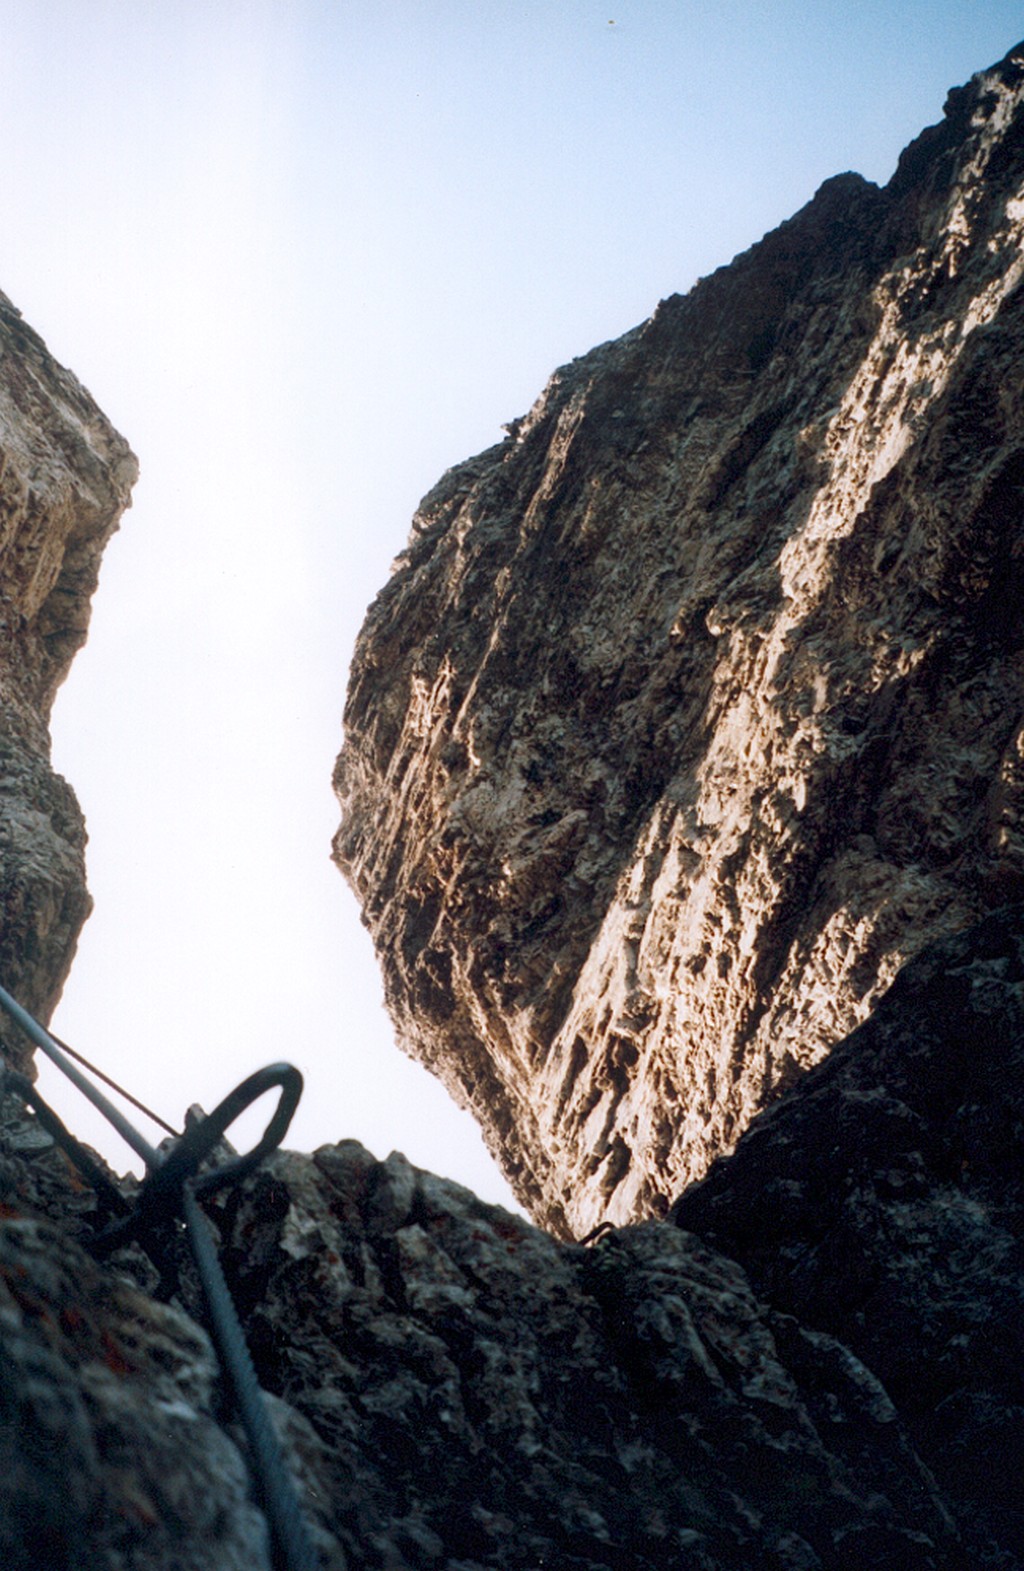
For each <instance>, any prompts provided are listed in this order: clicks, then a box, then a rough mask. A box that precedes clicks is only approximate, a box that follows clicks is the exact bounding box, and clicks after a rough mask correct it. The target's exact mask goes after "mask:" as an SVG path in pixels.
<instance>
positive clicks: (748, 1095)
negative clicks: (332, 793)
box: [336, 49, 1024, 1236]
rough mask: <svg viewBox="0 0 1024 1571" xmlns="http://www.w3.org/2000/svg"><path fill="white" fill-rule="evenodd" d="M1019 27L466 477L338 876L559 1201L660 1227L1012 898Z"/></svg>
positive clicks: (396, 659)
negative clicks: (887, 1005) (695, 1187)
mask: <svg viewBox="0 0 1024 1571" xmlns="http://www.w3.org/2000/svg"><path fill="white" fill-rule="evenodd" d="M1022 98H1024V49H1019V50H1015V51H1013V52H1011V54H1010V55H1009V56H1008V57H1007V59H1006V60H1005V61H1003V62H1002V64H1001V65H999V66H997V67H994V68H993V69H991V70H990V71H987V72H985V73H983V74H981V75H980V76H978V77H976V78H975V79H974V80H973V81H972V82H971V83H970V84H969V85H968V86H967V87H965V88H962V89H960V90H958V91H955V92H953V93H952V94H951V95H950V98H949V101H948V103H947V105H946V112H945V118H944V120H943V122H942V123H941V124H940V125H937V126H934V127H932V128H931V129H930V130H928V131H926V132H924V134H923V135H922V136H921V137H920V138H919V139H918V140H917V141H916V142H915V143H914V144H913V145H912V146H911V147H910V148H909V149H908V150H907V151H906V153H905V154H904V155H903V157H902V159H901V160H900V164H899V168H898V170H897V172H896V174H895V175H894V177H893V179H892V181H891V182H890V183H889V185H888V186H887V187H885V189H884V190H879V189H877V188H876V187H874V186H873V185H870V184H868V183H867V182H865V181H864V180H862V179H860V178H859V177H858V176H856V175H849V174H848V175H842V176H839V177H838V178H837V179H835V180H832V181H829V182H827V183H826V184H825V185H824V186H823V187H822V188H821V190H820V191H819V192H818V194H817V195H816V196H815V198H814V200H813V201H812V202H810V203H809V205H808V206H807V207H806V208H804V209H803V210H802V211H801V212H800V213H798V214H797V216H796V217H795V218H793V219H792V220H791V221H790V222H789V223H787V224H784V225H783V226H782V227H781V228H780V229H778V230H777V231H775V232H774V233H773V234H771V235H769V236H767V238H766V239H764V240H763V241H762V242H761V243H760V244H759V245H756V246H754V247H753V249H752V250H750V251H749V252H747V253H745V254H744V255H743V256H741V257H739V258H737V259H736V260H735V261H734V262H733V263H732V265H731V266H730V267H728V268H724V269H722V270H721V271H720V272H718V273H716V274H715V275H713V276H712V277H710V278H708V279H705V280H703V281H702V282H701V283H700V284H698V285H697V287H696V288H695V289H694V290H692V291H691V293H690V294H689V295H687V296H686V297H685V298H673V299H670V300H668V301H665V302H663V303H662V305H660V306H659V307H658V309H657V311H656V312H655V314H654V315H653V317H652V318H651V319H650V320H649V321H648V322H646V323H645V324H643V326H641V327H639V328H637V329H636V330H635V331H633V332H631V333H628V334H627V335H626V336H625V337H624V338H623V339H620V340H619V341H618V342H616V343H612V344H607V345H604V346H602V347H601V348H599V349H596V350H594V351H593V352H592V353H591V354H589V355H586V356H584V357H583V358H582V359H580V360H578V361H575V362H573V363H572V364H571V365H569V366H567V367H565V368H563V369H562V370H561V371H559V372H558V373H557V374H556V375H555V376H554V377H553V378H552V380H551V382H550V383H549V385H548V387H547V389H546V390H545V392H544V394H543V396H542V397H541V399H540V401H539V402H538V403H537V405H536V406H535V407H534V409H533V410H532V411H531V412H530V414H529V415H528V416H527V417H526V418H525V419H523V420H521V421H517V422H515V423H514V424H513V425H512V427H510V433H509V437H508V439H507V441H505V442H503V443H502V444H500V445H499V446H497V447H495V448H493V449H491V450H490V451H488V452H486V453H484V454H482V455H481V456H480V457H478V458H476V459H474V460H472V461H471V462H469V463H467V464H464V465H462V466H461V467H459V468H457V469H454V470H452V471H451V472H450V473H449V474H447V475H446V476H445V477H444V479H443V480H442V481H441V482H440V484H439V485H438V486H437V488H436V489H435V490H434V491H433V492H431V493H430V495H429V496H428V497H427V498H426V499H425V501H424V502H423V504H422V506H421V509H420V512H419V514H418V516H417V518H416V520H415V523H414V527H413V533H412V538H411V540H410V544H409V547H408V550H407V551H406V552H405V554H404V555H403V556H402V557H400V558H399V561H398V563H397V565H396V572H395V574H394V576H393V577H392V579H391V581H390V583H389V585H388V586H387V587H386V588H385V589H384V590H383V591H382V593H381V594H380V596H379V597H378V599H377V601H376V602H375V603H374V605H373V607H372V608H371V611H370V613H369V615H368V618H367V621H366V624H365V627H364V629H363V632H362V635H361V637H360V640H359V644H358V648H357V652H356V657H355V661H354V665H353V670H352V679H351V685H350V691H349V698H348V704H347V708H346V713H345V727H346V741H345V747H344V751H343V753H342V755H341V758H340V760H339V764H338V770H337V775H336V783H337V789H338V793H339V797H340V800H341V803H342V808H343V822H342V827H341V829H340V831H339V834H338V836H337V840H336V856H337V860H338V861H339V863H340V865H341V867H342V869H343V871H344V872H345V873H346V875H347V876H348V878H349V879H350V881H351V882H352V884H353V886H354V888H355V889H356V891H357V894H358V896H359V898H360V901H361V903H362V906H363V911H364V917H365V920H366V922H367V924H368V925H369V927H370V930H371V932H372V934H373V937H374V941H375V943H376V946H377V950H378V953H379V955H380V958H381V962H382V965H383V969H384V976H385V985H386V993H387V999H388V1004H389V1008H390V1010H391V1013H392V1016H393V1019H394V1021H395V1024H396V1027H397V1030H398V1033H399V1037H400V1040H401V1042H402V1044H403V1045H404V1046H405V1048H406V1049H407V1050H408V1051H409V1052H410V1053H412V1054H414V1055H415V1056H417V1057H419V1058H421V1059H422V1060H423V1061H424V1062H425V1063H426V1064H427V1065H429V1067H430V1068H431V1069H433V1070H434V1071H435V1072H436V1073H437V1074H438V1075H440V1076H441V1078H442V1079H443V1080H444V1082H445V1083H446V1085H447V1086H448V1087H449V1088H450V1090H451V1091H452V1093H453V1095H454V1096H455V1097H456V1099H457V1100H459V1101H460V1102H462V1103H464V1104H466V1105H468V1106H469V1107H470V1108H471V1109H472V1110H473V1112H474V1113H475V1115H476V1117H477V1118H478V1120H479V1121H480V1123H481V1125H482V1126H483V1128H484V1131H485V1135H486V1138H487V1141H488V1144H489V1145H490V1147H491V1149H492V1151H493V1152H494V1153H495V1154H496V1156H497V1157H498V1159H499V1161H500V1162H501V1164H502V1166H503V1167H504V1170H505V1172H506V1173H507V1175H508V1176H509V1178H510V1180H511V1182H512V1183H513V1185H514V1187H515V1189H516V1191H517V1193H518V1195H519V1196H520V1198H521V1199H522V1201H523V1202H524V1204H525V1205H527V1206H528V1207H529V1208H530V1210H531V1213H532V1214H533V1216H534V1217H535V1218H536V1219H537V1220H539V1221H541V1222H543V1223H544V1224H545V1225H547V1226H549V1227H551V1228H553V1229H554V1230H555V1231H557V1232H559V1233H561V1234H563V1235H571V1236H580V1235H581V1234H582V1233H584V1232H585V1231H586V1230H587V1229H589V1228H590V1227H592V1226H593V1225H594V1224H595V1223H596V1222H598V1221H599V1220H601V1219H603V1218H610V1219H611V1220H613V1221H615V1222H625V1221H629V1220H632V1219H636V1218H640V1217H644V1216H649V1215H652V1214H655V1213H656V1211H657V1208H658V1205H659V1203H660V1197H662V1196H672V1195H674V1194H676V1193H678V1192H679V1190H680V1189H682V1188H683V1186H684V1185H685V1184H686V1183H688V1182H690V1181H692V1180H693V1179H695V1178H699V1177H700V1176H701V1175H702V1174H703V1173H704V1172H705V1171H706V1169H707V1167H708V1164H709V1163H710V1162H711V1160H712V1159H713V1158H714V1157H715V1156H716V1155H717V1154H719V1153H720V1152H722V1151H723V1150H726V1149H728V1148H729V1147H730V1146H731V1145H732V1144H733V1143H734V1142H735V1140H736V1139H737V1137H738V1136H739V1134H740V1133H741V1131H742V1130H743V1129H744V1128H745V1127H746V1125H747V1124H748V1123H749V1121H750V1119H751V1118H752V1117H753V1116H754V1115H755V1114H756V1113H757V1111H758V1110H759V1109H761V1108H763V1107H765V1106H766V1105H768V1104H769V1103H770V1102H771V1101H772V1099H773V1098H774V1097H776V1096H777V1095H778V1094H779V1092H780V1091H781V1090H782V1089H783V1088H785V1087H786V1086H787V1085H788V1084H790V1083H791V1082H792V1080H793V1079H794V1077H796V1076H798V1075H799V1074H800V1073H801V1072H803V1071H804V1070H806V1069H807V1068H809V1067H810V1066H811V1065H813V1064H814V1063H816V1062H817V1061H819V1060H820V1059H821V1058H822V1057H823V1055H824V1054H825V1053H826V1052H827V1051H828V1049H829V1048H830V1047H831V1046H832V1044H833V1043H834V1042H836V1041H838V1040H840V1039H841V1038H842V1037H843V1036H844V1035H845V1034H846V1033H847V1032H848V1031H849V1030H850V1029H851V1028H852V1027H853V1026H855V1025H856V1024H857V1023H858V1022H860V1021H861V1020H863V1019H864V1018H865V1016H866V1015H867V1013H868V1011H869V1010H870V1008H871V1005H872V1003H873V1001H874V1000H875V999H876V998H877V997H878V996H879V995H880V993H881V992H883V991H884V989H885V988H886V986H887V985H888V984H889V982H890V981H891V980H892V977H893V976H894V974H895V972H896V970H897V969H898V967H899V965H900V964H901V963H902V961H903V960H904V959H906V958H907V957H909V956H911V955H913V954H916V953H917V952H919V951H920V949H921V948H922V946H923V945H924V944H925V943H927V942H928V941H930V940H931V939H933V938H935V937H936V936H939V935H942V934H945V933H949V932H953V931H956V930H957V929H960V928H963V927H964V926H965V925H967V924H968V923H969V922H970V921H972V920H974V919H975V918H976V917H978V916H979V915H981V914H983V913H984V912H985V911H986V910H987V909H989V908H991V907H992V906H993V905H997V904H999V903H1001V902H1003V901H1005V900H1007V899H1008V898H1013V897H1014V896H1015V894H1016V893H1018V892H1019V891H1021V890H1022V889H1024V883H1022V877H1024V839H1022V824H1021V811H1022V801H1021V796H1022V787H1024V686H1022V680H1021V679H1022V675H1024V649H1022V637H1021V630H1022V627H1024V622H1022V619H1021V604H1022V599H1021V596H1022V587H1024V576H1022V574H1024V568H1022V562H1024V554H1022V553H1024V530H1022V523H1024V502H1022V498H1024V396H1022V381H1021V375H1020V366H1021V364H1022V359H1024V293H1022V291H1021V290H1020V288H1019V283H1020V279H1021V276H1022V272H1024V105H1022Z"/></svg>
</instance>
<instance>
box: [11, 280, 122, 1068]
mask: <svg viewBox="0 0 1024 1571" xmlns="http://www.w3.org/2000/svg"><path fill="white" fill-rule="evenodd" d="M136 474H137V465H136V462H135V459H134V457H133V456H132V453H131V451H130V449H129V448H128V446H127V444H126V443H125V442H124V441H123V440H122V438H121V437H119V436H118V434H117V432H116V431H114V430H113V428H112V427H111V426H110V425H109V423H108V422H107V420H106V419H105V418H104V416H103V415H102V414H101V413H100V411H99V410H98V409H97V408H96V405H95V404H94V403H93V401H92V399H91V398H90V397H89V394H88V393H87V392H86V391H85V389H84V388H83V387H82V386H81V385H80V384H79V382H78V381H76V379H75V378H74V377H73V376H72V375H71V373H70V372H69V371H65V370H64V369H63V367H61V366H59V365H58V364H57V363H56V361H55V360H54V359H53V358H52V357H51V355H50V354H49V353H48V351H47V349H46V346H45V344H44V343H43V342H42V340H41V339H40V338H39V337H38V335H37V334H36V333H34V332H33V331H32V329H31V328H30V327H28V326H27V324H26V323H25V322H23V321H22V318H21V315H20V313H19V312H18V311H17V310H16V309H15V308H14V306H12V305H11V303H10V301H9V300H8V299H7V298H6V297H5V296H3V295H0V980H2V982H3V985H4V986H5V987H6V988H7V989H8V990H9V991H11V992H13V993H15V995H16V996H17V997H18V998H19V999H20V1000H21V1002H23V1003H24V1004H25V1006H26V1008H28V1009H30V1010H32V1011H33V1012H34V1013H36V1014H37V1015H40V1016H42V1017H43V1018H44V1019H46V1018H48V1017H49V1014H50V1011H51V1010H52V1008H53V1007H54V1005H55V1004H56V1002H57V999H58V998H59V996H60V990H61V988H62V986H63V984H64V981H65V978H66V977H67V973H68V970H69V968H70V965H71V959H72V956H73V954H74V950H75V944H76V942H77V940H78V934H79V932H80V931H81V927H82V924H83V922H84V921H85V919H86V917H87V915H88V913H89V897H88V894H87V892H86V886H85V864H84V847H85V826H84V823H83V821H82V815H81V812H80V811H79V807H78V803H77V802H76V800H75V797H74V794H73V792H72V791H71V789H70V787H69V786H68V785H67V783H66V782H65V781H64V780H62V779H61V778H60V776H59V775H57V774H55V773H54V772H53V770H52V768H51V766H50V737H49V730H48V721H49V715H50V706H51V704H52V702H53V697H54V694H55V693H56V691H57V688H58V687H59V686H60V684H61V682H62V681H63V680H64V677H65V676H66V675H67V672H68V668H69V666H70V664H71V660H72V658H73V656H74V655H75V653H76V651H77V650H78V649H79V647H80V646H81V644H82V643H83V642H84V640H85V635H86V631H87V628H88V625H89V606H90V600H91V597H92V593H93V590H94V589H95V587H96V579H97V574H98V571H99V562H100V557H101V555H102V552H103V548H104V546H105V545H106V542H107V540H108V539H109V537H110V535H111V534H112V532H113V531H114V530H115V529H116V528H117V524H118V520H119V518H120V516H121V513H122V512H123V511H124V509H125V507H127V506H128V501H129V494H130V491H131V487H132V485H133V484H134V481H135V477H136ZM0 1044H2V1045H3V1048H4V1050H5V1051H6V1052H7V1054H8V1056H9V1057H10V1058H13V1059H14V1060H16V1061H18V1062H20V1063H22V1065H23V1066H25V1067H27V1064H28V1060H27V1059H26V1058H25V1055H24V1052H23V1049H22V1047H21V1045H20V1044H19V1043H18V1042H17V1041H16V1040H15V1039H14V1038H13V1037H12V1036H11V1034H10V1033H6V1034H5V1033H4V1032H3V1031H2V1029H0Z"/></svg>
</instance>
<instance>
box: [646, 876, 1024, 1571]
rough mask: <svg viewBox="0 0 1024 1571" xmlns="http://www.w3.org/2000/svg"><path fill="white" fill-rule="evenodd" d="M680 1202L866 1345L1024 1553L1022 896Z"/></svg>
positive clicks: (761, 1122)
mask: <svg viewBox="0 0 1024 1571" xmlns="http://www.w3.org/2000/svg"><path fill="white" fill-rule="evenodd" d="M675 1216H676V1219H677V1220H678V1221H679V1223H680V1225H681V1226H683V1227H686V1228H694V1229H696V1230H697V1231H698V1232H700V1233H701V1234H702V1236H703V1237H704V1238H705V1239H706V1240H707V1241H708V1242H710V1243H713V1244H714V1245H715V1246H716V1247H718V1248H721V1249H724V1250H725V1251H726V1252H727V1253H728V1254H730V1255H731V1256H732V1257H734V1258H735V1259H736V1260H738V1261H740V1262H742V1264H743V1266H744V1267H745V1269H746V1270H747V1271H748V1272H749V1275H750V1278H751V1280H752V1282H753V1284H754V1287H755V1289H756V1291H757V1292H758V1293H759V1295H761V1296H762V1298H763V1299H765V1300H766V1301H767V1302H769V1303H770V1304H772V1305H773V1307H774V1308H775V1309H776V1310H777V1311H779V1312H781V1313H783V1314H791V1315H794V1316H796V1317H797V1318H798V1320H799V1321H800V1323H801V1325H802V1326H804V1327H805V1328H815V1329H817V1330H822V1331H826V1332H828V1333H829V1334H830V1335H833V1336H836V1337H839V1338H841V1339H842V1341H843V1343H844V1344H845V1345H846V1346H847V1347H849V1348H850V1349H851V1350H852V1351H853V1352H854V1353H855V1354H856V1355H857V1356H858V1357H859V1358H862V1359H863V1360H864V1361H865V1363H867V1364H868V1365H869V1367H870V1368H871V1370H872V1372H873V1373H874V1374H876V1375H877V1376H878V1377H879V1378H880V1380H881V1381H882V1383H883V1385H884V1387H885V1389H886V1391H887V1392H888V1394H889V1396H890V1397H891V1398H892V1400H893V1402H894V1403H895V1405H896V1407H897V1409H898V1410H899V1412H900V1415H901V1417H902V1418H903V1419H904V1421H905V1422H906V1423H907V1425H908V1427H909V1429H910V1432H911V1434H912V1435H913V1436H914V1439H915V1441H916V1443H917V1445H918V1447H919V1449H920V1452H921V1455H922V1456H923V1457H924V1458H925V1460H926V1461H927V1462H928V1463H929V1465H930V1466H931V1468H932V1469H933V1470H934V1473H935V1475H936V1477H937V1479H938V1482H939V1484H940V1486H941V1488H942V1490H943V1494H944V1496H945V1498H946V1500H947V1502H948V1503H949V1504H950V1506H951V1507H952V1508H953V1509H954V1511H956V1512H957V1514H958V1515H959V1516H960V1519H961V1521H963V1522H965V1523H970V1524H971V1527H972V1531H973V1532H974V1533H975V1534H977V1535H978V1537H979V1538H980V1539H984V1538H985V1537H986V1535H991V1537H992V1539H993V1540H994V1541H995V1542H997V1543H998V1544H999V1545H1000V1546H1002V1549H1003V1551H1008V1552H1009V1553H1008V1557H1007V1560H1006V1562H1004V1561H1002V1560H1001V1559H999V1557H998V1556H995V1557H994V1558H993V1560H992V1562H991V1563H993V1564H1004V1563H1006V1564H1012V1565H1021V1564H1024V1499H1022V1497H1021V1491H1020V1488H1019V1480H1020V1478H1021V1475H1022V1472H1024V1248H1022V1239H1024V908H1022V907H1020V906H1017V907H1014V908H1012V909H1009V910H1006V911H1003V912H996V913H993V914H991V915H990V916H989V917H987V918H986V919H985V920H984V921H983V922H982V924H981V925H980V927H978V928H976V929H974V930H972V931H971V932H969V933H966V934H961V935H957V936H955V937H953V938H950V939H946V940H944V941H943V942H942V943H939V944H936V945H934V946H933V947H931V948H930V949H928V950H926V951H925V953H924V954H922V955H921V956H919V957H918V958H917V959H916V960H914V961H912V962H911V963H910V964H909V965H908V966H906V967H905V969H904V970H903V971H901V973H900V975H899V977H898V978H897V980H896V982H895V983H894V985H893V987H892V988H891V989H890V991H889V992H888V993H887V994H886V996H885V998H884V999H883V1001H882V1002H881V1004H880V1005H879V1006H878V1008H877V1010H876V1011H875V1013H874V1014H873V1015H872V1016H871V1018H870V1020H868V1021H867V1023H866V1024H865V1025H863V1026H861V1027H860V1029H859V1030H858V1031H856V1032H855V1033H854V1034H853V1035H852V1036H851V1037H849V1038H848V1039H847V1040H846V1041H845V1042H843V1043H842V1044H841V1045H840V1046H839V1047H837V1048H836V1049H835V1050H834V1051H833V1053H832V1054H831V1055H830V1057H829V1058H828V1060H827V1061H826V1062H825V1063H824V1064H822V1065H820V1066H819V1067H818V1068H817V1069H815V1070H813V1071H812V1072H811V1073H810V1074H808V1075H807V1076H806V1077H805V1078H804V1079H803V1080H802V1081H801V1083H800V1085H799V1086H798V1087H797V1088H796V1089H795V1090H794V1091H793V1092H791V1093H790V1095H789V1096H787V1097H786V1098H784V1099H783V1100H782V1101H781V1102H780V1103H778V1105H777V1106H776V1107H774V1108H772V1109H771V1110H770V1111H769V1112H767V1113H766V1114H764V1115H763V1116H762V1117H761V1118H760V1119H758V1120H757V1122H756V1123H755V1124H754V1125H753V1127H752V1128H751V1129H750V1130H749V1131H748V1133H747V1134H746V1135H745V1136H744V1137H743V1139H742V1140H741V1141H740V1143H739V1146H738V1147H737V1149H736V1152H735V1154H734V1155H733V1156H732V1157H727V1158H724V1159H723V1160H722V1161H721V1162H719V1163H717V1164H716V1165H715V1166H714V1167H713V1168H712V1169H711V1172H710V1173H709V1175H708V1177H707V1178H706V1179H705V1180H704V1182H703V1183H702V1184H698V1185H696V1186H695V1187H693V1188H692V1189H690V1190H688V1191H687V1192H686V1194H684V1195H683V1196H682V1198H681V1199H680V1201H679V1202H678V1203H677V1205H676V1207H675ZM969 1563H970V1564H973V1565H979V1564H988V1563H989V1560H988V1558H987V1556H986V1555H983V1554H982V1553H981V1552H980V1550H978V1551H976V1554H975V1557H974V1558H972V1559H971V1560H970V1561H969Z"/></svg>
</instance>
